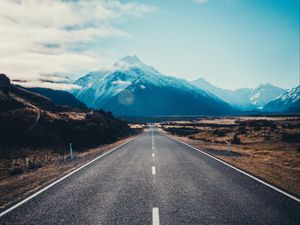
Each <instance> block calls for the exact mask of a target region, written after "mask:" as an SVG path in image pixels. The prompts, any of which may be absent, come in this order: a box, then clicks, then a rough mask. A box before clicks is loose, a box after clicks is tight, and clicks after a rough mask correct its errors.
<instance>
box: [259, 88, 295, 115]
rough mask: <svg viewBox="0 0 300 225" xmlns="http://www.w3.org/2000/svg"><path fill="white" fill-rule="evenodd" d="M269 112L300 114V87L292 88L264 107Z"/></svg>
mask: <svg viewBox="0 0 300 225" xmlns="http://www.w3.org/2000/svg"><path fill="white" fill-rule="evenodd" d="M263 110H264V111H269V112H300V86H298V87H295V88H292V89H290V90H288V91H286V92H285V93H284V94H282V95H280V96H279V97H277V98H276V99H274V100H272V101H270V102H269V103H267V104H266V105H265V106H264V107H263Z"/></svg>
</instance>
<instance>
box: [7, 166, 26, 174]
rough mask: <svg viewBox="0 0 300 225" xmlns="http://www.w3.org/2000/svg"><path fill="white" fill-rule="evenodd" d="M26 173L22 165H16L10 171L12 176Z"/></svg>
mask: <svg viewBox="0 0 300 225" xmlns="http://www.w3.org/2000/svg"><path fill="white" fill-rule="evenodd" d="M22 173H24V169H23V168H22V167H14V168H13V169H12V170H10V171H9V175H10V176H15V175H19V174H22Z"/></svg>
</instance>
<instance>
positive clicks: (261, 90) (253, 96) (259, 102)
mask: <svg viewBox="0 0 300 225" xmlns="http://www.w3.org/2000/svg"><path fill="white" fill-rule="evenodd" d="M191 83H192V84H194V85H196V86H197V87H199V88H202V89H203V90H205V91H209V92H211V93H212V94H214V95H216V96H218V97H219V98H221V99H223V100H224V101H226V102H228V103H230V104H231V105H233V106H236V107H238V108H239V109H242V110H253V109H261V108H262V107H263V106H264V105H265V104H266V103H268V102H269V101H271V100H273V99H274V98H276V97H278V96H279V95H281V94H283V93H284V91H285V90H284V89H282V88H279V87H276V86H274V85H271V84H262V85H259V86H258V87H257V88H254V89H250V88H240V89H237V90H227V89H222V88H218V87H216V86H214V85H212V84H210V83H209V82H207V81H206V80H204V79H203V78H199V79H198V80H195V81H192V82H191Z"/></svg>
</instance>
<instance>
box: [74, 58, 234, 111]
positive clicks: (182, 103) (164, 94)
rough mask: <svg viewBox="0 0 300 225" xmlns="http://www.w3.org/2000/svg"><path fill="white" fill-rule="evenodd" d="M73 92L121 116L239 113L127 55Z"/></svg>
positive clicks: (85, 79)
mask: <svg viewBox="0 0 300 225" xmlns="http://www.w3.org/2000/svg"><path fill="white" fill-rule="evenodd" d="M75 84H76V85H78V86H81V87H82V88H80V89H77V90H74V91H73V92H72V93H73V94H74V95H75V96H76V97H77V98H78V99H79V100H81V101H82V102H84V103H85V104H86V105H87V106H88V107H91V108H95V109H100V108H102V109H104V110H107V111H112V112H113V113H114V115H117V116H166V115H167V116H175V115H181V116H184V115H227V114H232V113H235V112H236V110H235V109H234V108H233V107H231V106H230V105H229V104H228V103H226V102H225V101H223V100H222V99H221V98H219V97H217V96H216V95H214V94H212V93H209V92H206V91H203V90H201V89H200V88H197V87H196V86H194V85H193V84H191V83H189V82H188V81H186V80H183V79H178V78H175V77H172V76H166V75H163V74H161V73H160V72H159V71H158V70H156V69H154V68H153V67H151V66H148V65H145V64H144V63H143V62H141V61H140V60H139V59H138V57H136V56H125V57H124V58H121V59H120V60H118V61H117V62H116V63H115V64H114V65H113V66H112V68H111V69H110V70H106V71H95V72H91V73H89V74H87V75H85V76H83V77H82V78H80V79H78V80H77V81H76V82H75Z"/></svg>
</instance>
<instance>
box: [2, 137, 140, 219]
mask: <svg viewBox="0 0 300 225" xmlns="http://www.w3.org/2000/svg"><path fill="white" fill-rule="evenodd" d="M141 135H143V134H140V135H138V136H136V137H134V138H133V139H130V140H128V141H126V142H125V143H123V144H121V145H119V146H117V147H115V148H113V149H111V150H109V151H108V152H105V153H104V154H102V155H100V156H98V157H96V158H95V159H93V160H91V161H89V162H87V163H86V164H84V165H82V166H80V167H79V168H77V169H75V170H73V171H72V172H70V173H68V174H67V175H65V176H63V177H62V178H60V179H58V180H56V181H54V182H53V183H51V184H49V185H48V186H46V187H44V188H43V189H41V190H39V191H38V192H36V193H34V194H33V195H31V196H29V197H27V198H25V199H24V200H22V201H21V202H19V203H17V204H15V205H13V206H12V207H10V208H8V209H7V210H5V211H3V212H1V213H0V217H2V216H4V215H5V214H7V213H9V212H10V211H12V210H14V209H16V208H18V207H19V206H21V205H23V204H24V203H26V202H28V201H29V200H30V199H33V198H34V197H36V196H38V195H39V194H41V193H43V192H44V191H46V190H48V189H49V188H51V187H52V186H54V185H55V184H57V183H59V182H61V181H63V180H64V179H66V178H67V177H69V176H71V175H72V174H74V173H76V172H78V171H79V170H81V169H83V168H85V167H87V166H88V165H90V164H91V163H93V162H95V161H96V160H98V159H100V158H102V157H104V156H106V155H108V154H109V153H111V152H113V151H115V150H117V149H119V148H121V147H122V146H124V145H126V144H127V143H129V142H131V141H133V140H135V139H136V138H137V137H139V136H141Z"/></svg>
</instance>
